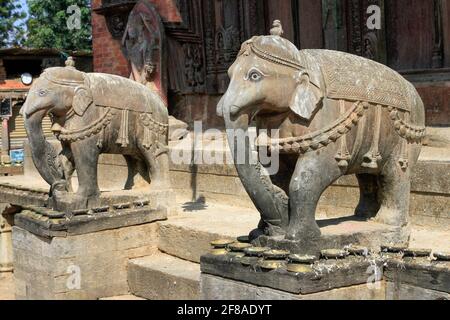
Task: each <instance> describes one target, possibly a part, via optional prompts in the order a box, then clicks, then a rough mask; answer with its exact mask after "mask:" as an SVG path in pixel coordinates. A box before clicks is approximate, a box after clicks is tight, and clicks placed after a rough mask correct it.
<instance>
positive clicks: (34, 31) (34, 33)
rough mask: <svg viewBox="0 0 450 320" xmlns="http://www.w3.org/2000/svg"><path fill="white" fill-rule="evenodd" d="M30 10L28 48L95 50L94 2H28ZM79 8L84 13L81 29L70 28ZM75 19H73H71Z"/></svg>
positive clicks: (75, 0)
mask: <svg viewBox="0 0 450 320" xmlns="http://www.w3.org/2000/svg"><path fill="white" fill-rule="evenodd" d="M27 2H28V7H29V19H28V22H27V24H28V38H27V40H26V42H25V44H26V46H27V47H32V48H56V49H61V50H73V51H75V50H89V51H90V50H91V49H92V26H91V1H90V0H57V1H56V0H27ZM72 5H76V6H78V8H79V9H80V13H81V23H80V24H79V26H80V28H77V27H75V28H73V26H72V27H70V26H68V23H69V24H71V21H72V22H73V21H74V20H73V18H74V15H76V14H77V13H76V12H75V11H69V12H68V8H70V7H71V6H72ZM71 19H72V20H71Z"/></svg>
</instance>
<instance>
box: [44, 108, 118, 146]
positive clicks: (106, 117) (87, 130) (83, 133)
mask: <svg viewBox="0 0 450 320" xmlns="http://www.w3.org/2000/svg"><path fill="white" fill-rule="evenodd" d="M114 114H115V112H114V110H112V108H105V113H104V114H103V116H101V117H100V118H99V119H97V120H96V121H94V122H93V123H91V124H89V125H88V126H86V127H84V128H81V129H77V130H67V129H65V128H63V127H61V126H60V125H59V124H57V123H55V124H53V126H52V131H53V133H54V134H55V135H56V137H57V138H58V140H60V141H66V142H73V141H81V140H84V139H87V138H90V137H92V136H93V135H96V134H98V133H100V132H101V131H102V130H103V129H104V128H106V127H107V126H108V125H109V124H110V123H111V121H112V119H113V117H114Z"/></svg>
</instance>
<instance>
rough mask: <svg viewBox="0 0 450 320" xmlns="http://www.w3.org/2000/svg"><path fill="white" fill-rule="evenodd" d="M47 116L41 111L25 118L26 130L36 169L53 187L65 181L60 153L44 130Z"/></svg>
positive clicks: (44, 111) (45, 112)
mask: <svg viewBox="0 0 450 320" xmlns="http://www.w3.org/2000/svg"><path fill="white" fill-rule="evenodd" d="M46 114H47V111H46V110H39V111H36V112H34V113H33V114H31V115H30V116H25V129H26V131H27V135H28V140H29V143H30V148H31V155H32V158H33V162H34V165H35V166H36V169H37V170H38V172H39V173H40V175H41V176H42V178H44V180H45V181H46V182H47V183H48V184H50V186H52V189H53V188H54V187H55V185H57V184H59V183H61V182H62V181H63V173H62V171H61V166H60V164H59V162H58V153H57V152H56V150H55V148H54V147H53V146H52V145H51V144H50V143H49V142H48V141H47V140H46V139H45V136H44V132H43V130H42V120H43V119H44V117H45V115H46Z"/></svg>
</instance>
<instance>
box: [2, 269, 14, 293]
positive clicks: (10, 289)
mask: <svg viewBox="0 0 450 320" xmlns="http://www.w3.org/2000/svg"><path fill="white" fill-rule="evenodd" d="M0 300H14V276H13V274H12V273H10V272H8V273H0Z"/></svg>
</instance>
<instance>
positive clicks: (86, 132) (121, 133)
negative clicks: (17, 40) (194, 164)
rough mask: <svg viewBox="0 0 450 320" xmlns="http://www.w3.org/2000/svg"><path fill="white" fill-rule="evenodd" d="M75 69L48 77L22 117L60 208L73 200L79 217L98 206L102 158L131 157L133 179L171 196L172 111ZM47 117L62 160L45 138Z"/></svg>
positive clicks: (149, 96) (122, 83) (142, 91)
mask: <svg viewBox="0 0 450 320" xmlns="http://www.w3.org/2000/svg"><path fill="white" fill-rule="evenodd" d="M69 59H70V58H69ZM68 61H69V62H68V63H67V64H66V67H56V68H49V69H46V70H45V71H44V72H43V74H42V75H41V76H40V77H39V79H37V80H36V81H35V82H34V84H33V85H32V87H31V89H30V92H29V94H28V97H27V99H26V101H25V104H24V105H23V107H22V110H21V113H22V115H23V116H24V117H25V127H26V131H27V134H28V138H29V142H30V147H31V151H32V157H33V161H34V163H35V166H36V168H37V170H38V171H39V173H40V174H41V176H42V177H43V178H44V180H45V181H46V182H47V183H49V184H50V186H51V189H50V196H51V199H53V200H54V201H53V203H56V204H57V203H58V199H59V198H64V199H66V198H69V199H71V202H72V209H85V208H90V207H92V206H95V205H98V203H97V201H98V198H99V195H100V191H99V187H98V182H97V163H98V158H99V155H100V154H102V153H109V154H122V155H124V157H125V159H126V161H127V164H128V168H129V170H130V174H129V177H130V178H131V177H134V175H136V174H137V172H138V170H140V171H141V173H142V171H143V172H144V174H143V176H144V178H146V179H147V180H148V182H150V181H151V184H152V188H153V187H154V188H158V189H161V188H163V189H164V188H165V189H167V188H168V186H169V181H168V170H169V168H168V154H167V153H168V147H167V145H168V111H167V107H166V105H165V103H164V102H163V101H162V99H161V98H160V97H159V95H158V94H157V93H156V92H154V91H152V90H150V89H148V88H147V87H145V86H144V85H141V84H139V83H137V82H134V81H132V80H129V79H126V78H123V77H119V76H114V75H109V74H101V73H83V72H80V71H78V70H76V69H75V68H74V67H73V63H71V61H72V62H73V60H68ZM47 114H49V115H50V116H51V118H52V122H53V126H52V131H53V133H54V135H55V136H56V137H57V139H58V140H59V141H60V142H61V144H62V152H61V153H60V154H57V153H56V152H55V150H54V148H53V147H52V145H51V144H50V143H48V142H47V141H46V140H45V137H44V134H43V130H42V119H43V118H44V117H45V116H46V115H47ZM141 165H145V167H144V169H142V166H141ZM74 169H76V171H77V175H78V182H79V187H78V190H77V192H76V194H72V193H71V184H70V177H71V175H72V173H73V171H74ZM112 174H114V173H112ZM130 178H129V180H130ZM130 184H132V182H131V181H128V182H127V187H128V188H131V186H130ZM68 195H70V196H68ZM55 209H57V208H55Z"/></svg>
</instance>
